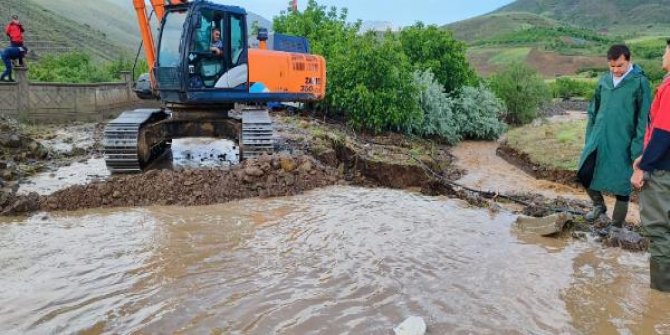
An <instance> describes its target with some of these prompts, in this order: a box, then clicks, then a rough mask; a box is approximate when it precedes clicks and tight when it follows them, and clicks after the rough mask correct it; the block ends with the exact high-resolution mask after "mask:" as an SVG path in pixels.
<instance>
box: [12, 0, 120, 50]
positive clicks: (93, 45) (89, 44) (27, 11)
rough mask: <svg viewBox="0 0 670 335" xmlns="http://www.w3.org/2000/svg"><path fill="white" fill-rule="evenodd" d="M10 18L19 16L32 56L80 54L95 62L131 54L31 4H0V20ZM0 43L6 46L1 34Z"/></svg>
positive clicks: (94, 32)
mask: <svg viewBox="0 0 670 335" xmlns="http://www.w3.org/2000/svg"><path fill="white" fill-rule="evenodd" d="M13 14H17V15H19V17H20V20H21V22H22V23H23V24H24V27H25V29H26V33H25V39H26V46H27V47H28V48H30V49H31V50H32V52H33V53H32V54H33V55H37V56H40V55H44V54H49V53H59V52H67V51H81V52H84V53H87V54H90V55H91V56H93V58H95V59H103V60H115V59H118V58H120V57H122V56H124V55H127V54H130V53H131V49H129V48H125V47H124V46H123V45H120V44H117V43H116V41H114V40H112V39H111V38H108V37H107V36H106V34H105V33H104V32H102V31H100V30H98V29H96V28H95V27H94V26H90V25H88V26H87V25H86V24H81V23H78V22H75V21H72V20H70V19H67V18H65V17H63V16H61V15H59V14H57V13H55V12H53V11H51V10H49V9H47V8H44V7H42V6H40V5H39V4H38V3H36V2H33V1H32V0H2V1H0V17H1V18H9V17H10V16H11V15H13ZM4 24H6V22H2V25H3V26H4ZM1 41H2V43H1V44H2V45H6V44H7V43H8V41H7V38H6V36H4V34H3V36H2V40H1Z"/></svg>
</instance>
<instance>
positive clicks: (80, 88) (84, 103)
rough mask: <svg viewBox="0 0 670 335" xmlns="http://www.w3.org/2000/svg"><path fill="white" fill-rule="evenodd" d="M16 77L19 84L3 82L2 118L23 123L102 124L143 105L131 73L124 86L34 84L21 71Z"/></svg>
mask: <svg viewBox="0 0 670 335" xmlns="http://www.w3.org/2000/svg"><path fill="white" fill-rule="evenodd" d="M14 77H15V79H16V83H2V82H0V114H3V115H6V116H11V117H13V118H17V119H19V120H21V121H27V122H39V123H64V122H71V121H86V122H90V121H102V120H104V119H107V118H111V117H114V116H115V115H117V114H118V113H119V112H120V111H122V110H123V109H126V108H128V107H130V106H133V105H135V104H137V103H139V102H140V101H141V100H139V99H137V97H136V96H135V93H134V92H133V91H132V76H131V75H130V73H123V79H124V82H121V83H99V84H61V83H31V82H29V81H28V71H27V69H21V68H18V69H17V68H15V69H14Z"/></svg>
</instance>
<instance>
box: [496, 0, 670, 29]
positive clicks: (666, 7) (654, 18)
mask: <svg viewBox="0 0 670 335" xmlns="http://www.w3.org/2000/svg"><path fill="white" fill-rule="evenodd" d="M504 12H528V13H533V14H538V15H542V16H545V17H548V18H552V19H555V20H559V21H563V22H567V23H571V24H574V25H578V26H582V27H592V28H612V26H615V25H626V26H629V25H643V26H646V25H649V24H670V3H669V2H668V1H667V0H626V1H624V0H615V1H603V0H569V1H568V0H517V1H515V2H513V3H511V4H509V5H507V6H504V7H502V8H500V9H498V10H496V11H495V13H504Z"/></svg>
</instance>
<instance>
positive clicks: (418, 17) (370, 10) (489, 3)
mask: <svg viewBox="0 0 670 335" xmlns="http://www.w3.org/2000/svg"><path fill="white" fill-rule="evenodd" d="M217 1H221V0H217ZM317 2H318V3H319V4H321V5H326V6H329V7H330V6H336V7H338V8H342V7H346V8H348V9H349V16H348V17H349V19H350V20H352V21H354V20H356V19H361V20H363V21H389V22H391V23H393V24H394V25H396V26H408V25H411V24H414V23H415V22H416V21H423V22H424V23H427V24H437V25H443V24H447V23H451V22H455V21H460V20H463V19H467V18H470V17H473V16H478V15H482V14H485V13H488V12H490V11H492V10H494V9H496V8H499V7H501V6H503V5H506V4H508V3H511V2H512V0H396V1H389V0H317ZM225 3H227V4H231V5H237V6H241V7H244V8H246V9H247V10H249V11H252V12H254V13H256V14H259V15H261V16H263V17H265V18H267V19H268V20H272V17H273V16H276V15H278V14H279V12H280V11H282V10H284V9H286V7H287V4H288V0H227V1H225ZM306 5H307V0H298V8H299V9H301V10H302V9H304V8H305V6H306Z"/></svg>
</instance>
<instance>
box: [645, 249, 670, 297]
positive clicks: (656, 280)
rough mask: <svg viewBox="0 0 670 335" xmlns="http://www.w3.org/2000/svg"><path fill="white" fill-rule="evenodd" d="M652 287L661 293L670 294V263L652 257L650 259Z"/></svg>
mask: <svg viewBox="0 0 670 335" xmlns="http://www.w3.org/2000/svg"><path fill="white" fill-rule="evenodd" d="M649 277H650V279H651V285H650V287H651V288H652V289H654V290H657V291H661V292H670V263H668V262H662V261H661V260H659V259H657V258H655V257H651V258H650V259H649Z"/></svg>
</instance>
